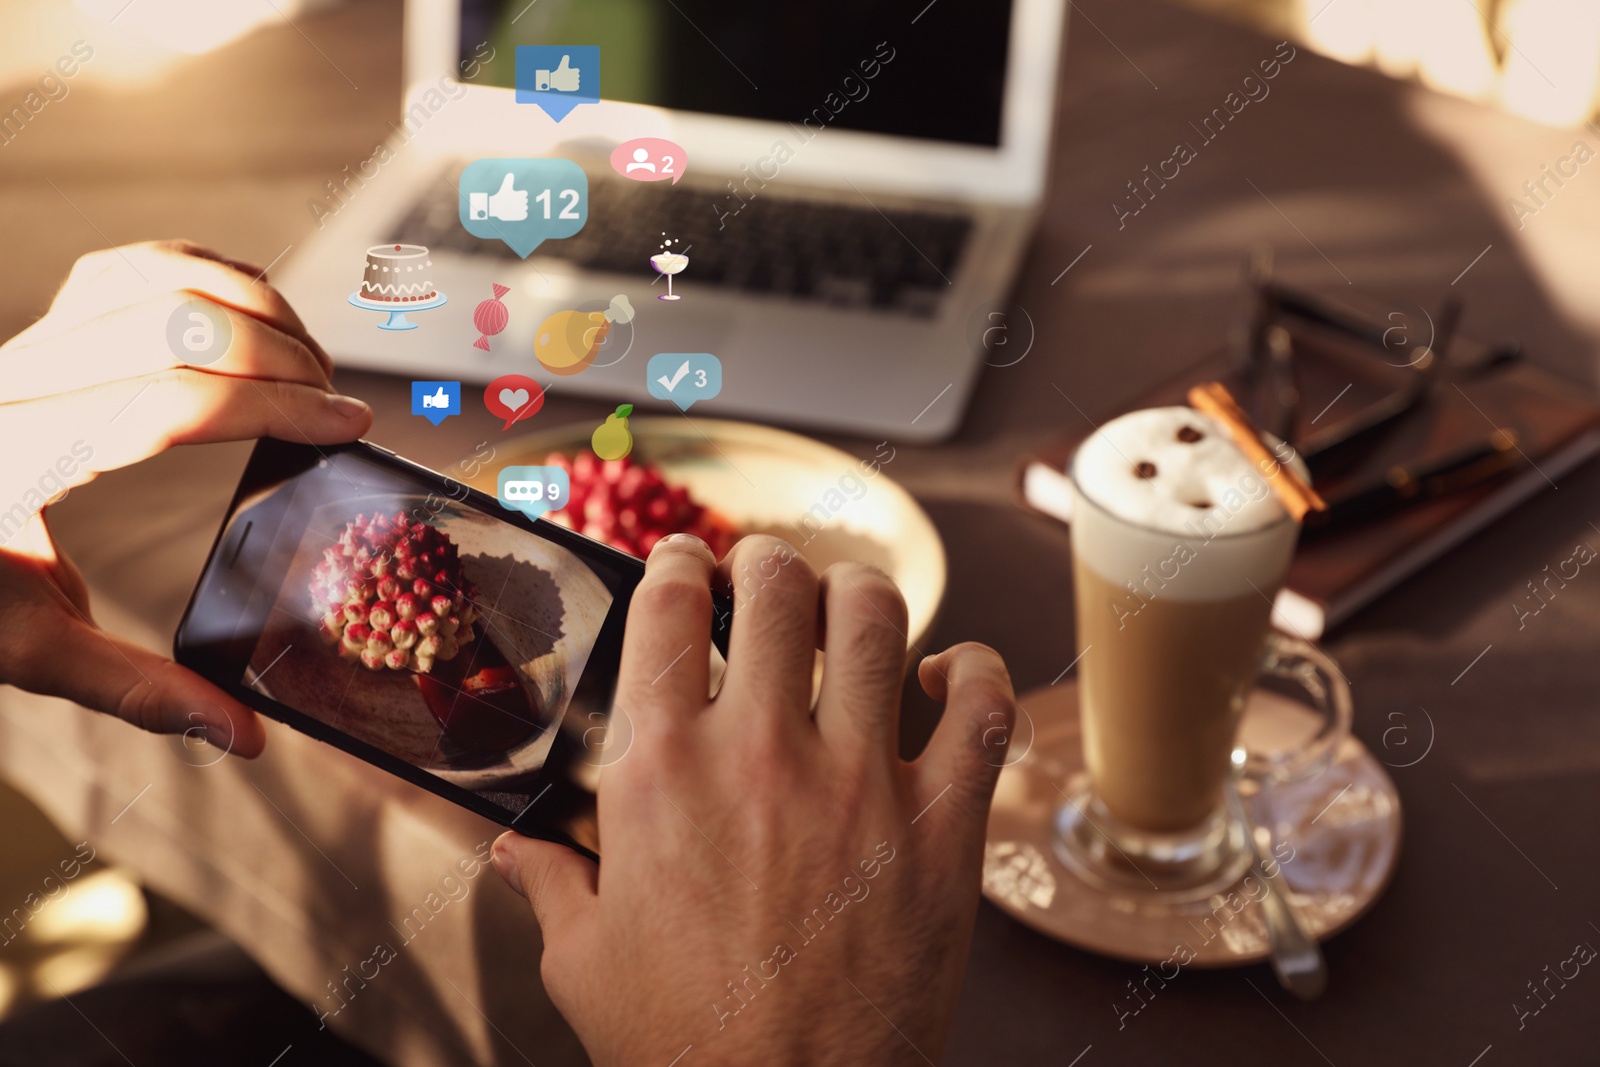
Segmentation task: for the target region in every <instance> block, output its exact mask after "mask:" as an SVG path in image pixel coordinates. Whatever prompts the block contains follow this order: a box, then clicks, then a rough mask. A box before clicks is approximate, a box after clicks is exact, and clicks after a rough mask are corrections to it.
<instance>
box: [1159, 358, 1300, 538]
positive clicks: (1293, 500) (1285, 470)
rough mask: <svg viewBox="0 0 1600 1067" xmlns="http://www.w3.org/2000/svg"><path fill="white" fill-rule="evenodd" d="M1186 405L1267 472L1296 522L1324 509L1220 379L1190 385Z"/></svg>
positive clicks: (1273, 488) (1285, 507) (1269, 482)
mask: <svg viewBox="0 0 1600 1067" xmlns="http://www.w3.org/2000/svg"><path fill="white" fill-rule="evenodd" d="M1189 406H1190V407H1193V408H1194V409H1195V410H1196V411H1200V412H1203V413H1205V414H1207V415H1210V416H1211V417H1212V418H1213V419H1216V420H1217V421H1218V422H1220V423H1222V425H1223V428H1224V429H1226V430H1227V431H1228V436H1229V437H1231V438H1233V443H1234V444H1235V445H1236V446H1237V447H1238V449H1239V451H1241V452H1243V453H1244V454H1245V455H1246V456H1247V457H1248V458H1249V459H1250V461H1251V462H1252V463H1254V464H1255V465H1256V467H1257V468H1258V469H1259V470H1260V471H1261V472H1262V473H1263V474H1265V475H1266V476H1267V484H1268V485H1269V486H1271V487H1272V491H1273V492H1274V493H1277V494H1278V501H1279V502H1280V503H1281V504H1283V507H1284V510H1286V511H1288V513H1289V514H1290V515H1293V516H1294V520H1295V521H1296V522H1301V521H1303V520H1304V519H1305V517H1306V513H1307V512H1309V511H1326V510H1328V504H1327V501H1325V500H1323V499H1322V497H1321V496H1319V495H1317V491H1316V490H1315V489H1313V488H1311V486H1309V485H1307V484H1306V483H1305V481H1304V480H1303V479H1302V478H1301V477H1300V475H1298V474H1296V473H1295V471H1294V468H1293V467H1290V466H1289V465H1288V464H1287V463H1284V462H1282V461H1281V460H1279V459H1278V457H1277V456H1275V455H1273V454H1272V449H1270V448H1268V447H1267V444H1266V442H1265V441H1263V440H1262V439H1261V433H1260V431H1258V430H1257V429H1256V428H1255V427H1254V426H1253V425H1251V422H1250V417H1249V416H1248V415H1246V414H1245V413H1244V409H1243V408H1241V407H1240V406H1239V404H1238V401H1236V400H1234V399H1233V394H1232V393H1230V392H1228V390H1227V387H1226V386H1224V385H1223V384H1222V383H1221V382H1204V383H1202V384H1200V385H1197V386H1195V387H1193V388H1192V389H1190V390H1189Z"/></svg>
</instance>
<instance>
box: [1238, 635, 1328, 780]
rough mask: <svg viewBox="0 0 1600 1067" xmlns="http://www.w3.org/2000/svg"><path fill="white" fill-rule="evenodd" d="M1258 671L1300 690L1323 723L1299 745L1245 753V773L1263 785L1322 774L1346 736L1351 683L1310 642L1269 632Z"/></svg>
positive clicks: (1326, 655) (1325, 654)
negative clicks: (1303, 692)
mask: <svg viewBox="0 0 1600 1067" xmlns="http://www.w3.org/2000/svg"><path fill="white" fill-rule="evenodd" d="M1261 673H1262V674H1264V675H1268V676H1271V677H1273V678H1280V679H1282V680H1283V681H1285V682H1289V683H1291V684H1293V685H1295V686H1298V687H1299V688H1300V689H1302V690H1304V691H1305V693H1306V696H1307V697H1309V698H1310V699H1309V700H1308V701H1307V708H1308V710H1309V712H1310V713H1311V714H1312V715H1314V716H1319V717H1320V718H1321V723H1320V724H1319V725H1318V727H1317V728H1316V729H1315V730H1314V731H1313V732H1312V734H1311V736H1310V737H1309V738H1308V739H1306V740H1305V741H1304V742H1302V743H1301V744H1299V745H1295V746H1290V747H1288V748H1285V749H1283V750H1279V751H1274V752H1271V753H1266V752H1254V751H1248V752H1246V755H1245V767H1244V773H1245V775H1246V776H1248V777H1250V778H1254V779H1256V780H1257V781H1261V782H1264V783H1278V782H1293V781H1299V780H1301V779H1304V778H1310V777H1312V776H1314V775H1317V774H1320V773H1321V772H1322V771H1324V770H1326V769H1327V767H1328V765H1329V764H1331V763H1332V762H1333V761H1334V759H1335V757H1337V755H1338V753H1339V748H1340V746H1341V745H1343V744H1344V739H1345V738H1346V737H1349V736H1350V721H1351V717H1352V709H1351V702H1350V684H1349V683H1348V682H1346V681H1345V678H1344V675H1343V674H1342V673H1340V671H1339V667H1338V665H1337V664H1336V663H1334V662H1333V660H1332V659H1330V658H1329V657H1328V654H1327V653H1325V652H1323V651H1322V650H1321V649H1320V648H1318V647H1316V646H1315V645H1313V644H1312V643H1311V642H1309V641H1305V640H1302V639H1301V638H1298V637H1291V636H1289V635H1288V634H1283V633H1278V632H1276V631H1273V632H1272V633H1269V634H1268V635H1267V644H1266V649H1265V651H1264V654H1263V656H1262V661H1261Z"/></svg>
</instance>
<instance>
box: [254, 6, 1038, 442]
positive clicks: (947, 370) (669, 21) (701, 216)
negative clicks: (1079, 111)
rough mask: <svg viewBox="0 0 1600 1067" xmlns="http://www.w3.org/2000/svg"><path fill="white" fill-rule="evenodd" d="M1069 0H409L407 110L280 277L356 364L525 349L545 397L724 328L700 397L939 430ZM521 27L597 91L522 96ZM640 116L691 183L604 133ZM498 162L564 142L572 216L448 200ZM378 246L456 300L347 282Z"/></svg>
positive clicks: (1033, 157)
mask: <svg viewBox="0 0 1600 1067" xmlns="http://www.w3.org/2000/svg"><path fill="white" fill-rule="evenodd" d="M1065 7H1066V4H1065V0H911V2H900V0H853V2H852V3H850V4H847V5H842V6H839V5H822V4H816V3H812V2H802V0H740V2H733V0H532V2H530V0H408V3H407V4H406V12H405V68H404V77H403V84H404V86H405V87H406V89H405V94H404V95H405V98H404V101H403V108H402V111H401V114H400V116H398V117H397V119H396V120H395V121H394V122H393V124H392V127H393V130H392V134H391V136H390V137H389V138H388V139H387V141H386V142H384V143H382V144H375V145H373V146H372V147H371V148H370V150H367V151H361V152H357V153H352V154H353V155H354V156H355V158H353V159H351V160H350V162H349V163H348V164H347V165H345V166H344V167H342V168H341V169H340V170H339V171H338V172H337V173H334V174H330V175H329V176H328V179H327V181H325V182H324V183H323V187H322V190H321V192H320V194H319V195H318V196H317V197H314V198H312V199H311V200H310V201H309V202H308V204H307V210H308V211H309V212H310V214H311V215H312V217H313V218H314V219H315V224H316V227H317V229H316V232H315V234H314V235H313V237H312V238H311V239H309V240H308V241H306V242H304V243H303V244H301V245H300V246H298V247H296V248H294V249H292V250H291V251H290V253H289V256H288V257H286V260H285V263H284V264H283V265H281V266H280V267H279V268H277V269H276V270H275V272H274V281H275V283H276V284H278V285H279V287H280V288H281V289H282V290H283V291H284V292H285V294H286V295H287V296H288V298H289V299H290V300H291V301H292V302H293V304H294V306H295V307H296V309H297V310H298V311H299V312H300V314H301V316H302V317H303V318H304V319H305V320H306V323H307V325H308V326H309V327H310V329H311V330H312V332H313V333H315V335H316V336H317V337H318V338H319V339H320V340H321V341H322V342H323V344H324V346H325V347H326V348H327V349H328V350H329V351H331V352H333V353H334V354H335V357H336V358H338V359H339V360H340V362H341V364H342V365H346V366H353V367H362V368H370V369H375V370H382V371H388V372H391V373H395V374H400V375H406V376H409V377H411V378H414V379H427V380H436V379H459V380H461V381H463V382H464V383H482V382H488V381H490V380H492V379H494V378H497V377H499V376H500V375H502V374H525V375H528V376H530V377H532V378H534V379H535V380H536V381H538V382H539V383H540V384H541V385H545V386H547V389H548V392H549V395H552V396H561V395H574V396H588V397H594V398H599V399H603V400H605V401H606V402H608V403H616V404H622V403H633V404H635V405H637V406H639V407H641V408H642V409H644V410H651V409H655V408H661V407H663V405H662V403H661V402H660V401H657V400H655V399H653V398H652V397H651V396H650V395H649V392H648V390H647V385H646V375H645V367H646V364H647V362H648V361H649V359H650V357H651V356H652V355H654V354H656V353H659V352H672V353H680V352H681V353H711V354H713V355H715V356H716V357H717V358H718V359H719V360H720V362H721V365H722V370H723V374H722V389H721V392H720V394H719V395H717V396H716V397H715V398H714V399H711V400H708V401H705V402H702V403H700V404H697V405H696V406H695V408H694V409H693V411H691V412H689V413H688V415H689V417H691V418H693V417H698V416H702V415H705V416H726V417H740V418H749V419H755V420H759V421H762V422H768V423H782V424H789V425H793V426H801V427H808V428H814V429H818V430H824V431H831V432H842V433H847V434H852V435H861V436H866V437H876V438H889V439H894V440H901V441H911V442H915V441H934V440H938V439H941V438H943V437H946V436H948V435H949V434H951V433H952V432H954V431H955V429H956V428H957V427H958V426H959V424H960V421H961V417H962V414H963V411H964V409H965V406H966V403H967V400H968V398H969V396H970V394H971V392H972V389H973V387H974V385H975V383H976V381H977V377H978V374H979V371H980V370H981V369H982V367H983V364H984V355H985V350H984V347H983V337H984V331H985V329H986V328H987V327H989V326H990V325H992V324H993V322H994V321H998V320H996V319H994V318H993V313H994V312H995V311H996V310H997V309H1000V308H1002V307H1003V306H1004V302H1005V299H1006V297H1007V295H1008V293H1009V290H1010V288H1011V286H1012V284H1013V281H1014V279H1015V275H1016V272H1017V268H1018V266H1019V264H1020V262H1021V259H1022V257H1023V255H1024V253H1025V251H1026V247H1027V243H1028V241H1029V239H1030V237H1031V234H1032V230H1033V227H1034V225H1035V222H1036V219H1037V215H1038V211H1039V206H1040V201H1041V197H1042V193H1043V188H1044V180H1045V169H1046V163H1047V159H1048V150H1049V142H1050V132H1051V128H1052V121H1053V108H1054V101H1055V96H1056V70H1057V61H1058V53H1059V50H1060V47H1061V44H1062V38H1063V29H1064V23H1065ZM519 45H572V46H580V45H590V46H593V45H597V46H599V49H600V64H601V66H600V71H601V77H600V93H599V95H600V97H601V99H600V100H599V101H598V102H596V103H592V104H580V105H579V106H576V107H574V108H572V109H571V111H570V113H568V114H567V115H566V116H565V117H564V118H563V119H562V120H561V121H559V122H557V121H554V120H553V119H552V118H551V117H550V115H549V114H547V113H546V111H545V110H544V109H542V108H541V107H539V106H536V105H534V104H532V103H522V102H518V99H517V97H518V93H517V91H516V84H517V82H516V67H517V59H516V49H517V47H518V46H519ZM542 87H543V86H541V88H542ZM642 137H653V138H664V139H667V140H670V141H672V142H674V143H675V144H677V145H679V146H681V147H682V148H683V150H684V152H685V156H686V158H685V159H684V160H682V161H679V162H677V163H676V167H677V169H678V170H679V171H680V172H681V173H679V176H678V180H676V181H635V180H630V179H629V178H628V177H625V176H624V175H622V174H619V173H617V172H616V171H615V170H614V169H613V167H612V165H611V162H610V160H611V153H612V150H613V149H614V148H615V147H616V146H617V145H619V144H621V143H622V142H625V141H630V140H633V139H636V138H642ZM511 157H515V158H522V157H563V158H566V159H570V160H572V161H574V162H576V163H578V164H579V165H580V166H581V167H582V168H583V170H584V171H585V173H586V175H587V178H588V185H589V188H588V193H589V204H588V215H587V222H586V223H585V224H584V225H583V227H582V229H581V230H579V232H578V233H576V234H575V235H573V236H571V237H567V238H564V239H552V240H546V241H545V242H544V243H543V244H541V245H540V246H539V247H538V248H537V249H535V250H534V252H533V253H532V254H531V255H530V256H529V257H528V258H527V259H523V258H521V257H520V256H518V255H517V254H516V253H515V252H514V251H512V250H511V249H510V248H509V247H508V246H507V245H506V244H504V243H503V242H501V241H496V240H484V239H481V238H479V237H475V236H473V235H472V234H470V233H468V232H467V230H466V228H465V227H463V225H462V223H461V221H460V218H459V215H458V196H459V193H458V183H459V181H460V178H461V174H462V171H463V168H464V167H465V166H466V165H467V164H469V163H471V162H472V161H473V160H475V159H480V158H511ZM667 241H671V242H672V245H671V246H670V247H668V246H665V242H667ZM380 244H409V245H421V246H425V247H426V248H427V249H428V250H429V256H428V259H429V262H430V263H431V267H430V269H431V276H430V278H429V279H428V280H429V281H430V282H431V283H432V287H433V288H434V289H436V290H437V291H438V293H440V294H442V295H443V297H444V299H445V302H444V303H443V304H442V305H439V304H438V302H437V300H432V301H428V302H427V303H426V304H425V305H424V307H425V309H419V310H412V311H408V312H407V313H406V314H405V315H404V321H403V324H404V325H410V326H413V327H414V328H412V329H385V328H380V327H382V326H386V325H389V326H392V325H395V324H396V323H395V322H394V321H393V320H394V319H395V316H393V315H386V314H384V313H383V312H381V311H376V310H372V309H370V308H368V307H363V306H361V305H360V304H359V303H356V302H354V301H352V299H351V298H352V296H354V295H356V293H357V290H358V289H359V288H360V286H361V283H362V278H363V272H364V269H365V264H366V253H367V250H368V249H369V248H371V247H373V246H377V245H380ZM664 247H667V250H669V251H674V252H681V253H683V254H684V255H686V256H687V257H688V260H689V263H688V266H687V267H686V268H685V269H684V270H683V271H682V273H680V274H677V275H675V276H673V277H672V278H670V284H671V286H672V287H673V293H674V295H676V296H678V297H679V298H680V299H677V300H675V301H671V302H667V301H659V300H657V299H656V297H658V296H660V295H662V294H664V293H665V292H666V290H667V285H668V282H669V279H668V278H667V277H665V276H663V275H661V274H659V273H657V272H656V271H655V270H654V269H652V266H651V262H650V260H651V257H652V255H655V254H657V253H659V252H661V251H662V250H663V248H664ZM497 285H498V286H504V287H506V290H507V292H506V293H505V295H504V296H503V298H502V303H503V305H504V307H505V309H506V312H507V316H508V322H507V324H506V325H505V326H504V328H503V329H502V330H501V332H498V333H495V334H493V335H491V336H487V337H486V340H485V343H486V345H487V348H485V347H484V346H483V345H481V344H475V342H478V341H479V340H480V338H484V337H485V335H484V333H483V331H481V330H479V329H478V328H477V327H476V326H475V325H474V312H475V310H476V309H477V308H478V306H479V305H480V304H481V303H482V302H483V301H486V300H489V299H491V298H492V297H493V295H494V288H493V287H494V286H497ZM618 295H625V296H627V297H628V298H629V303H630V304H631V306H632V307H633V309H634V311H635V314H634V316H633V318H632V320H631V321H629V322H627V323H625V324H623V323H618V324H615V325H613V327H611V328H610V330H609V332H608V333H607V334H606V335H605V337H604V342H603V345H602V348H601V351H600V352H598V353H597V354H596V356H595V359H594V360H593V363H592V364H591V365H590V366H589V367H588V368H587V369H585V370H583V371H582V372H581V373H577V374H568V375H561V376H557V375H554V374H551V373H549V372H548V371H547V370H545V368H544V367H543V366H541V364H540V363H539V362H538V361H537V360H536V359H535V355H534V338H535V334H536V333H537V332H538V330H539V327H540V326H541V324H542V323H544V322H545V320H546V319H547V317H548V316H550V315H552V314H554V313H556V312H559V311H564V310H579V311H588V310H600V311H604V310H605V309H606V308H607V307H608V306H609V305H610V302H611V300H612V299H613V298H614V297H615V296H618ZM491 310H493V309H491ZM483 318H484V320H485V321H486V322H488V323H489V324H490V325H493V324H494V322H495V316H494V315H492V314H490V315H486V316H484V317H483ZM666 410H669V411H670V410H672V409H671V408H670V407H668V408H666Z"/></svg>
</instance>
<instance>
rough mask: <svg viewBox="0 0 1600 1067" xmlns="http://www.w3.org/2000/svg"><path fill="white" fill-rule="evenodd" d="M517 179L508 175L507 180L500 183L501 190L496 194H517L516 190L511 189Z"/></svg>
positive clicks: (512, 175)
mask: <svg viewBox="0 0 1600 1067" xmlns="http://www.w3.org/2000/svg"><path fill="white" fill-rule="evenodd" d="M516 177H517V176H516V175H515V174H507V175H506V176H505V180H504V181H502V182H501V183H500V188H499V189H497V190H496V192H497V193H512V192H516V190H515V189H513V188H511V183H512V182H513V181H515V180H516Z"/></svg>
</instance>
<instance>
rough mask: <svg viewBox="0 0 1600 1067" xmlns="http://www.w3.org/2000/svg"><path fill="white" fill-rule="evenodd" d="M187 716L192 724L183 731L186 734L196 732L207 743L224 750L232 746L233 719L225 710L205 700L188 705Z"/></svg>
mask: <svg viewBox="0 0 1600 1067" xmlns="http://www.w3.org/2000/svg"><path fill="white" fill-rule="evenodd" d="M187 718H188V720H189V722H191V723H193V725H192V726H190V727H189V728H188V730H186V731H185V733H186V734H194V733H196V732H198V733H199V734H200V736H201V737H203V738H205V740H206V743H207V744H209V745H215V746H216V747H217V748H219V749H221V750H222V751H224V752H227V751H228V750H230V749H231V748H233V735H234V727H233V720H232V719H230V718H229V717H228V713H227V712H225V711H223V710H222V709H221V708H219V707H217V706H216V705H215V704H210V703H205V702H202V703H199V704H194V705H192V706H191V707H190V709H189V713H188V716H187Z"/></svg>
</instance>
